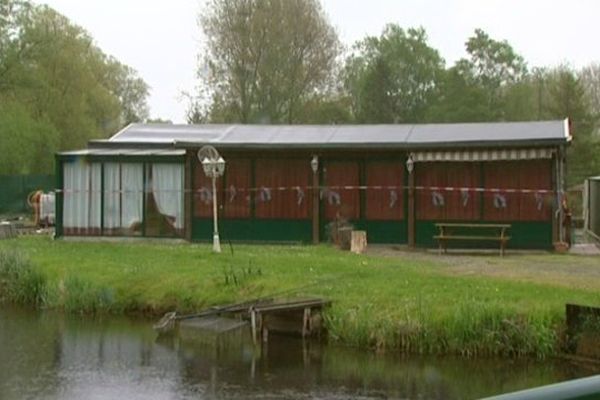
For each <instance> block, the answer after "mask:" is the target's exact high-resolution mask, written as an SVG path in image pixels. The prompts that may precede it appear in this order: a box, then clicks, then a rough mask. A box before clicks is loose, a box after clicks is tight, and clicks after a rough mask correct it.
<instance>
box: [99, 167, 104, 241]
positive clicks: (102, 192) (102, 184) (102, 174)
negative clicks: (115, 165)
mask: <svg viewBox="0 0 600 400" xmlns="http://www.w3.org/2000/svg"><path fill="white" fill-rule="evenodd" d="M100 234H102V235H103V234H104V163H101V164H100Z"/></svg>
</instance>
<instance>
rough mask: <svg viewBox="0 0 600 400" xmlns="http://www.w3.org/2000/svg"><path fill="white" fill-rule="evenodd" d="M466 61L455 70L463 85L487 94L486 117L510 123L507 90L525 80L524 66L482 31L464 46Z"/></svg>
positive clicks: (509, 48) (503, 43)
mask: <svg viewBox="0 0 600 400" xmlns="http://www.w3.org/2000/svg"><path fill="white" fill-rule="evenodd" d="M465 46H466V50H467V53H468V54H469V57H468V58H463V59H461V60H459V61H458V62H457V63H456V66H455V68H456V69H457V71H459V73H460V74H461V75H462V76H463V77H464V79H465V80H466V82H467V83H468V84H471V85H475V86H478V87H480V88H481V89H483V90H484V91H485V93H486V102H485V105H486V107H487V112H486V114H487V115H486V116H487V118H488V119H490V120H505V119H509V118H507V115H506V112H505V111H506V110H505V106H506V102H507V98H506V95H507V92H508V89H509V88H511V87H512V86H513V85H516V84H518V83H520V82H522V81H523V80H524V79H525V78H526V77H527V65H526V63H525V60H524V59H523V57H521V56H520V55H519V54H517V53H516V52H515V50H514V49H513V48H512V46H511V45H510V44H509V43H508V42H507V41H497V40H494V39H492V38H490V36H489V35H488V34H487V33H485V32H484V31H483V30H481V29H476V30H475V34H474V36H472V37H470V38H469V39H468V40H467V42H466V43H465Z"/></svg>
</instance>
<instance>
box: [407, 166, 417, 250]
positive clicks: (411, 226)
mask: <svg viewBox="0 0 600 400" xmlns="http://www.w3.org/2000/svg"><path fill="white" fill-rule="evenodd" d="M417 168H418V167H417V165H415V166H414V169H413V171H412V172H410V173H408V216H407V217H408V218H407V221H408V245H409V246H410V247H415V244H416V236H415V235H416V230H415V221H416V218H415V170H416V169H417ZM407 172H408V171H407Z"/></svg>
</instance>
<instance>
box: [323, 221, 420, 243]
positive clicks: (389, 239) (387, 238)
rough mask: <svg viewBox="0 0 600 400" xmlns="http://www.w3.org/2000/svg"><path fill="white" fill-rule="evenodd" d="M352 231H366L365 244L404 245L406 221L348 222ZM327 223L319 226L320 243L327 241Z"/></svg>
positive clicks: (406, 234) (406, 241)
mask: <svg viewBox="0 0 600 400" xmlns="http://www.w3.org/2000/svg"><path fill="white" fill-rule="evenodd" d="M350 224H351V225H352V226H353V228H354V229H357V230H365V231H367V242H368V243H373V244H406V243H408V230H407V223H406V221H369V220H365V219H360V220H355V221H350ZM328 225H329V223H323V224H322V225H321V233H320V235H321V241H322V242H327V241H329V229H330V228H329V227H328Z"/></svg>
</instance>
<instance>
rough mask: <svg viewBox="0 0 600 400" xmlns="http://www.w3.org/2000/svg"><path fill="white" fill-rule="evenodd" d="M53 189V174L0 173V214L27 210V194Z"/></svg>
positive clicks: (18, 212)
mask: <svg viewBox="0 0 600 400" xmlns="http://www.w3.org/2000/svg"><path fill="white" fill-rule="evenodd" d="M52 189H54V176H53V175H0V214H20V213H23V212H27V210H28V206H27V195H28V194H29V193H31V192H33V191H35V190H44V191H49V190H52Z"/></svg>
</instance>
